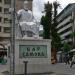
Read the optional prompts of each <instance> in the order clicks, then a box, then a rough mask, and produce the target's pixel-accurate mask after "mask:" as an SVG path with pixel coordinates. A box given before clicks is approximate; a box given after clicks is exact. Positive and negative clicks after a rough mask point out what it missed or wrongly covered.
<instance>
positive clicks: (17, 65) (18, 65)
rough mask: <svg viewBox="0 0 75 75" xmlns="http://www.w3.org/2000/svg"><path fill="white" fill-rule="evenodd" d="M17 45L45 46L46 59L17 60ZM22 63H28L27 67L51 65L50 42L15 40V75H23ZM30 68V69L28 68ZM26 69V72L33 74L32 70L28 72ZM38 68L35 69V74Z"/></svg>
mask: <svg viewBox="0 0 75 75" xmlns="http://www.w3.org/2000/svg"><path fill="white" fill-rule="evenodd" d="M19 45H47V57H46V58H22V59H20V58H19ZM23 61H28V66H29V65H31V66H32V65H36V66H37V64H39V65H40V64H47V63H48V64H49V63H51V40H48V39H46V40H43V39H42V40H38V39H37V40H23V39H18V40H16V44H15V72H16V74H18V73H19V74H23V73H24V63H23ZM30 68H31V67H30ZM30 68H28V71H30V72H34V70H33V69H31V70H30ZM38 70H39V69H38V68H36V72H38Z"/></svg>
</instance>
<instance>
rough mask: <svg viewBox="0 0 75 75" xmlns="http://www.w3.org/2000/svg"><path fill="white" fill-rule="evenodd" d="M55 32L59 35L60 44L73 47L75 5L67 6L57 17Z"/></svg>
mask: <svg viewBox="0 0 75 75" xmlns="http://www.w3.org/2000/svg"><path fill="white" fill-rule="evenodd" d="M57 22H58V25H57V26H56V28H57V30H58V31H57V32H58V33H59V34H60V37H61V40H62V43H64V42H67V43H68V44H70V45H73V37H72V36H71V35H72V32H73V30H74V29H75V3H72V4H68V5H67V6H66V7H65V8H64V9H63V10H62V11H61V12H60V13H59V14H58V15H57Z"/></svg>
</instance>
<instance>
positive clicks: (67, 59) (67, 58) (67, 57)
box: [65, 54, 70, 65]
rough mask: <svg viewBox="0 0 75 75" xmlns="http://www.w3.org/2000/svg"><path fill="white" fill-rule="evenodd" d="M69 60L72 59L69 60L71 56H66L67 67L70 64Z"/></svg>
mask: <svg viewBox="0 0 75 75" xmlns="http://www.w3.org/2000/svg"><path fill="white" fill-rule="evenodd" d="M69 59H70V58H69V54H66V55H65V63H66V65H67V64H70V62H69Z"/></svg>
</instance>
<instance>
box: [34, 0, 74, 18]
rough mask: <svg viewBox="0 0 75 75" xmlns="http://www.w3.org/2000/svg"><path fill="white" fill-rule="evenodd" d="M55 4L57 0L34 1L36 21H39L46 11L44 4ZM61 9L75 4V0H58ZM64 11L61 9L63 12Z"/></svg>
mask: <svg viewBox="0 0 75 75" xmlns="http://www.w3.org/2000/svg"><path fill="white" fill-rule="evenodd" d="M48 1H49V2H53V1H56V0H33V14H34V16H35V18H36V19H39V18H40V17H41V15H42V11H43V10H44V3H46V2H48ZM57 1H58V2H59V3H60V4H61V7H62V8H64V7H65V6H66V5H68V4H69V3H75V0H57ZM61 10H62V9H59V11H61Z"/></svg>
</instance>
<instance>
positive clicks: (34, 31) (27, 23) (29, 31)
mask: <svg viewBox="0 0 75 75" xmlns="http://www.w3.org/2000/svg"><path fill="white" fill-rule="evenodd" d="M27 4H28V2H27V1H25V2H24V8H23V9H21V10H19V11H18V12H17V14H18V20H19V24H20V26H21V29H22V31H23V35H25V36H26V35H28V36H32V37H33V36H34V35H39V34H38V32H39V27H38V26H37V23H36V21H35V18H34V16H33V14H32V11H31V10H28V8H27Z"/></svg>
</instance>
